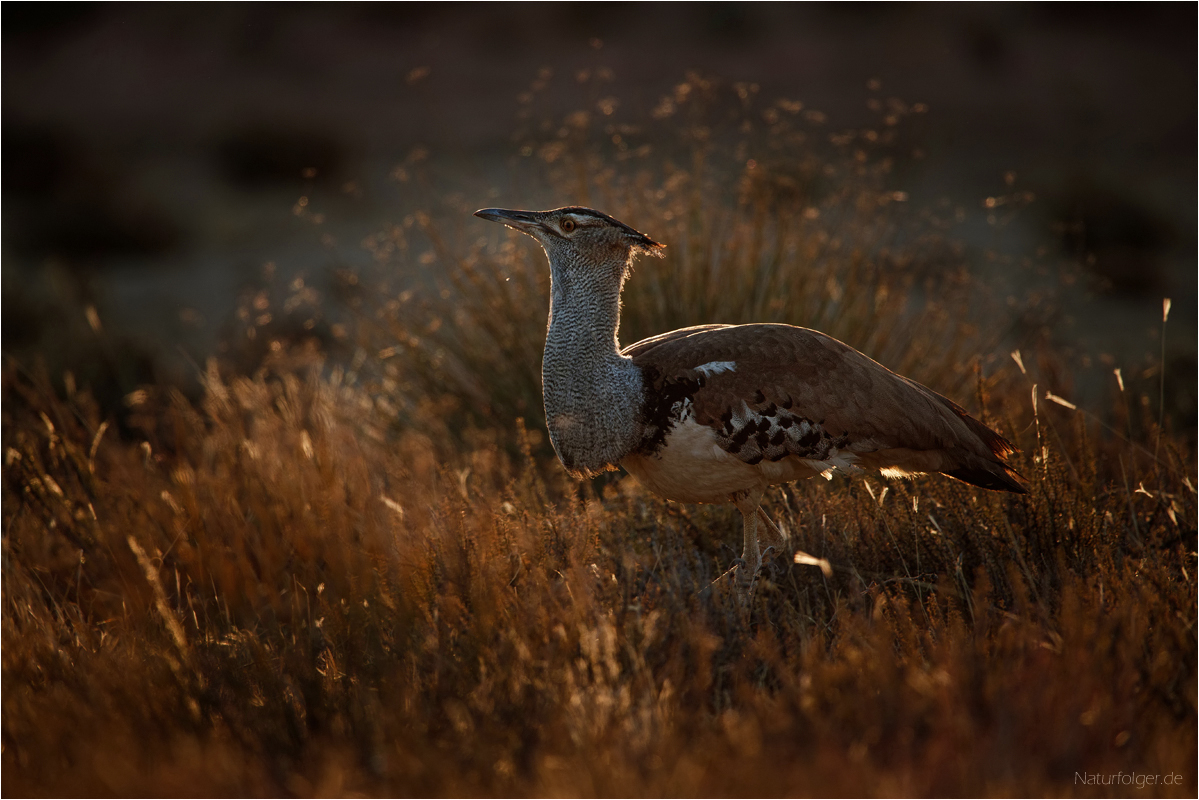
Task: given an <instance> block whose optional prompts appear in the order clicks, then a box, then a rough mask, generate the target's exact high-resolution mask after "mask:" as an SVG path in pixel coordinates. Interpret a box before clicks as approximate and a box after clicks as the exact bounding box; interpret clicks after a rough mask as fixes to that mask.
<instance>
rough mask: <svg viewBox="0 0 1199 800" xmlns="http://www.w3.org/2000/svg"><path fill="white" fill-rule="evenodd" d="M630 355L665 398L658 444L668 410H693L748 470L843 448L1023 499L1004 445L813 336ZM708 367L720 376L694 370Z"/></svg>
mask: <svg viewBox="0 0 1199 800" xmlns="http://www.w3.org/2000/svg"><path fill="white" fill-rule="evenodd" d="M624 352H625V354H626V355H628V356H630V357H632V358H633V361H634V362H635V363H636V364H637V365H638V366H639V367H641V368H642V370H643V373H644V374H645V376H646V379H647V383H648V384H650V394H651V395H654V394H655V393H657V395H658V396H659V400H660V402H659V403H658V407H657V409H656V413H657V420H656V421H657V422H658V427H657V428H656V430H655V436H656V438H657V444H660V443H661V441H662V440H663V439H664V438H665V435H666V430H665V428H666V427H667V425H666V424H664V423H663V420H664V419H665V416H666V414H667V413H668V411H669V410H670V409H677V408H678V407H676V405H675V404H676V403H690V411H691V413H693V414H694V416H695V419H696V421H697V422H699V423H700V424H705V425H709V426H711V427H712V428H714V429H715V430H716V431H717V435H718V441H719V442H720V444H721V446H722V447H724V448H725V449H726V450H728V451H729V452H731V453H734V454H735V455H738V456H739V457H740V458H741V459H742V460H744V461H746V462H748V463H751V464H752V463H758V462H759V461H761V460H763V459H769V460H778V459H780V458H783V457H786V456H787V455H799V456H800V457H803V458H811V459H815V460H824V458H825V457H827V455H828V454H829V452H830V451H831V450H832V449H833V448H836V449H837V450H844V449H848V450H849V451H850V452H852V453H853V454H855V455H856V456H857V457H858V459H859V463H860V465H861V466H863V467H867V468H874V469H888V468H889V469H896V470H899V471H903V472H941V473H943V474H946V475H949V476H951V477H954V478H957V479H959V480H962V481H965V482H967V483H971V484H974V485H976V486H982V487H984V488H988V489H999V490H1005V491H1010V492H1018V493H1023V492H1024V491H1025V489H1024V487H1023V486H1021V485H1020V483H1019V482H1018V481H1017V477H1018V476H1017V474H1016V473H1015V471H1014V470H1012V469H1011V468H1010V467H1008V466H1007V465H1006V464H1004V463H1003V461H1002V460H1001V459H1002V458H1003V457H1004V456H1006V455H1008V454H1010V453H1011V452H1012V451H1013V448H1012V446H1011V444H1010V443H1009V442H1008V441H1007V440H1006V439H1004V438H1003V437H1002V436H1000V435H999V434H997V433H995V432H994V431H992V430H991V429H990V428H988V427H987V426H986V425H983V424H982V423H981V422H979V421H978V420H976V419H974V418H973V417H971V416H970V415H969V414H967V413H966V412H965V410H963V409H962V408H961V407H960V406H958V405H957V404H955V403H953V402H952V401H950V400H949V399H947V398H945V397H942V396H941V395H939V394H937V393H936V392H933V391H932V390H930V389H928V388H926V387H924V386H921V385H920V384H918V383H915V382H913V381H909V380H907V379H906V378H903V377H900V376H899V375H896V374H895V373H893V372H891V371H890V370H887V369H886V368H885V367H883V366H882V365H880V364H878V363H876V362H874V361H872V360H870V359H869V358H867V357H866V356H864V355H862V354H861V353H859V352H857V351H856V350H854V349H853V348H851V347H849V346H847V345H845V344H842V343H841V342H838V341H837V340H835V339H832V338H831V337H828V336H825V335H824V334H821V333H818V332H816V331H811V330H808V329H806V328H797V327H793V326H790V325H774V324H758V325H738V326H724V325H704V326H698V327H695V328H685V329H682V330H677V331H672V332H670V333H667V334H663V335H661V336H657V337H653V338H650V339H646V340H644V341H641V342H638V343H636V344H634V345H630V346H629V347H628V348H626V349H625V351H624ZM707 364H714V365H716V367H717V369H716V370H712V369H709V370H706V371H704V370H697V369H696V368H697V367H701V366H704V365H707ZM728 364H732V365H733V366H731V367H728V366H726V365H728ZM652 444H653V443H651V449H652Z"/></svg>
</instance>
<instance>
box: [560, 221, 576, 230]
mask: <svg viewBox="0 0 1199 800" xmlns="http://www.w3.org/2000/svg"><path fill="white" fill-rule="evenodd" d="M574 229H575V221H574V220H573V219H564V220H562V231H563V232H564V233H570V232H571V231H573V230H574Z"/></svg>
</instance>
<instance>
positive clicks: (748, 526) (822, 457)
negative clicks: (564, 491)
mask: <svg viewBox="0 0 1199 800" xmlns="http://www.w3.org/2000/svg"><path fill="white" fill-rule="evenodd" d="M475 216H478V217H482V218H483V219H486V220H491V221H493V222H499V223H502V224H504V225H507V226H508V227H510V228H513V229H515V230H517V231H520V232H521V233H526V234H528V235H529V236H532V237H533V238H534V239H536V240H537V242H538V243H539V244H540V245H541V246H542V248H543V249H544V250H545V254H546V256H547V257H548V258H549V263H550V287H551V291H550V312H549V328H548V331H547V333H546V339H545V356H544V361H543V363H542V371H541V376H542V382H543V391H544V400H545V419H546V424H547V426H548V428H549V433H550V439H551V441H552V442H553V445H554V450H555V451H556V452H557V454H558V458H559V459H560V460H561V461H562V465H563V466H564V467H565V468H566V470H567V471H568V472H569V473H570V474H571V475H572V476H574V477H576V478H589V477H593V476H595V475H598V474H600V473H602V472H605V471H607V470H613V469H616V468H617V466H618V465H619V466H621V467H624V468H625V469H626V470H627V471H628V472H629V473H630V474H632V475H633V476H634V477H636V478H637V479H638V480H639V481H641V483H643V484H644V485H645V486H646V487H647V488H649V489H650V490H651V491H653V492H654V493H656V494H658V495H660V496H662V497H664V498H667V499H669V500H676V501H679V502H684V503H729V502H731V503H734V504H735V505H736V507H737V509H738V510H739V511H740V512H741V515H742V522H743V525H742V530H743V549H742V553H741V559H740V561H739V562H737V563H736V564H735V566H734V570H736V572H735V574H734V577H735V578H736V585H737V590H738V594H739V596H740V597H741V599H742V601H745V600H747V599H748V596H749V595H750V594H751V593H752V585H753V582H754V580H755V578H756V575H757V573H758V570H759V569H760V568H761V566H762V558H763V554H762V551H761V548H760V547H759V545H758V520H759V516H761V517H762V518H763V519H766V517H765V514H762V513H761V512H760V510H759V507H760V505H761V502H762V495H763V492H764V490H765V489H766V487H768V486H771V485H773V484H779V483H787V482H790V481H794V480H797V479H799V478H808V477H812V476H815V475H824V476H826V477H828V476H830V475H831V474H832V472H834V471H838V470H839V471H843V472H850V473H853V472H861V471H864V470H876V471H879V472H881V473H882V474H883V475H887V476H904V475H912V474H916V473H922V472H940V473H942V474H944V475H948V476H950V477H952V478H957V479H958V480H961V481H965V482H966V483H970V484H973V485H975V486H981V487H984V488H987V489H997V490H1000V491H1007V492H1017V493H1021V494H1023V493H1025V491H1026V490H1025V489H1024V487H1023V486H1022V485H1021V484H1020V482H1019V481H1018V478H1019V475H1018V474H1017V473H1016V472H1015V470H1013V469H1012V468H1011V467H1009V466H1008V465H1007V464H1006V463H1004V460H1003V459H1004V457H1005V456H1007V455H1009V454H1011V453H1012V452H1013V447H1012V445H1011V444H1010V443H1009V442H1008V441H1007V440H1006V439H1004V438H1003V437H1002V436H1000V435H999V434H998V433H996V432H995V431H993V430H991V429H990V428H988V427H987V426H986V425H984V424H983V423H981V422H979V421H978V420H976V419H974V418H973V417H971V416H970V415H969V414H967V413H966V412H965V411H964V410H963V409H962V408H961V407H960V406H958V405H957V404H955V403H953V402H952V401H951V400H948V399H947V398H945V397H942V396H941V395H939V394H937V393H936V392H934V391H932V390H931V389H928V388H926V387H924V386H922V385H920V384H918V383H916V382H915V381H911V380H908V379H907V378H904V377H902V376H900V375H897V374H895V373H894V372H892V371H890V370H889V369H887V368H886V367H884V366H882V365H881V364H878V363H877V362H875V361H872V360H871V359H869V358H867V357H866V356H864V355H862V354H861V353H859V352H858V351H857V350H855V349H853V348H852V347H850V346H849V345H846V344H843V343H841V342H839V341H837V340H836V339H833V338H832V337H830V336H826V335H824V334H823V333H819V332H817V331H813V330H809V329H807V328H799V327H795V326H792V325H781V324H766V323H761V324H752V325H698V326H696V327H693V328H683V329H682V330H677V331H671V332H669V333H663V334H659V335H658V336H653V337H650V338H649V339H645V340H643V341H640V342H637V343H636V344H632V345H629V346H628V347H624V348H622V347H621V346H620V342H619V340H618V339H617V331H618V328H619V326H620V293H621V290H622V288H623V286H624V282H625V279H626V278H627V277H628V275H629V270H630V267H631V266H632V262H633V259H634V257H635V256H637V255H640V254H645V255H653V256H661V255H662V250H663V245H661V244H659V243H658V242H655V241H654V240H653V239H651V238H649V237H648V236H646V235H645V234H642V233H640V232H638V231H636V230H634V229H633V228H631V227H629V226H628V225H625V224H624V223H623V222H620V221H618V220H616V219H613V218H612V217H610V216H608V215H607V214H603V213H600V212H599V211H595V210H593V209H590V208H582V207H578V206H571V207H567V208H558V209H554V210H553V211H515V210H507V209H500V208H486V209H483V210H481V211H476V212H475ZM767 521H768V520H767Z"/></svg>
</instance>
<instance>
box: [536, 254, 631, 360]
mask: <svg viewBox="0 0 1199 800" xmlns="http://www.w3.org/2000/svg"><path fill="white" fill-rule="evenodd" d="M620 290H621V287H620V285H619V284H617V285H615V286H611V285H606V283H605V282H604V281H603V280H601V279H599V278H598V277H594V278H591V279H589V280H584V281H581V282H580V281H577V280H572V279H571V278H568V277H559V276H557V275H555V276H553V277H552V278H551V279H550V318H549V328H548V330H547V331H546V339H545V349H546V356H547V357H548V356H549V355H550V350H551V349H553V350H554V355H555V356H557V355H559V354H560V355H562V356H564V357H565V358H567V359H568V360H569V361H571V362H573V363H577V364H581V365H586V366H595V365H599V364H604V363H610V362H612V361H614V360H619V359H621V358H623V357H622V356H621V355H620V342H619V340H618V339H617V334H618V332H619V329H620Z"/></svg>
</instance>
